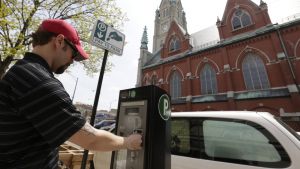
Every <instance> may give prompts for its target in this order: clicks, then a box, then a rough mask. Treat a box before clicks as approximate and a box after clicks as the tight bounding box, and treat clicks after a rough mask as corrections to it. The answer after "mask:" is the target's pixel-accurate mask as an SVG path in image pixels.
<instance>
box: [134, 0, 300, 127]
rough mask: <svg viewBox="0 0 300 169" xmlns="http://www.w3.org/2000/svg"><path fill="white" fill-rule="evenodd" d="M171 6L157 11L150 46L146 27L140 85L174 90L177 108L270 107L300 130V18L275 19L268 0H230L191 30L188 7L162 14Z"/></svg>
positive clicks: (165, 1)
mask: <svg viewBox="0 0 300 169" xmlns="http://www.w3.org/2000/svg"><path fill="white" fill-rule="evenodd" d="M172 5H178V7H175V8H176V9H180V10H182V5H181V2H180V0H162V2H161V5H160V9H158V10H157V11H156V19H155V31H154V37H153V52H152V53H151V52H149V51H148V47H147V44H148V38H147V30H146V28H145V30H144V33H143V37H142V42H141V48H140V59H139V66H138V77H137V86H144V85H150V84H153V85H157V86H159V87H161V88H163V89H165V90H166V91H168V92H169V94H170V95H171V97H172V101H171V102H172V111H210V110H214V111H215V110H250V111H267V112H270V113H272V114H273V115H275V116H278V117H281V118H282V119H283V120H284V121H286V122H287V123H288V124H289V125H290V126H291V127H292V128H294V129H296V130H298V131H300V122H299V121H300V106H299V104H300V94H299V91H300V18H298V19H297V18H295V19H293V20H290V21H288V22H285V23H282V24H273V23H272V22H271V20H270V17H269V13H268V6H267V4H266V3H265V2H263V1H260V4H255V3H254V2H252V1H251V0H227V4H226V6H225V7H224V8H225V10H224V13H223V17H222V18H221V19H219V18H218V19H217V22H216V26H215V27H211V28H209V29H205V30H201V31H199V32H196V33H192V34H189V33H188V31H187V29H186V20H185V13H184V12H183V11H177V12H174V13H171V12H170V13H168V12H166V13H167V14H162V13H164V11H167V10H166V9H168V8H167V7H170V8H171V6H172ZM168 14H170V15H176V16H180V17H176V16H173V17H170V16H168V17H167V18H164V17H166V15H168ZM180 14H182V15H180ZM158 20H163V22H158ZM164 23H170V25H169V26H168V30H167V31H165V30H164V31H165V33H164V34H161V33H157V32H159V31H158V30H159V29H160V30H163V27H164V26H163V24H164Z"/></svg>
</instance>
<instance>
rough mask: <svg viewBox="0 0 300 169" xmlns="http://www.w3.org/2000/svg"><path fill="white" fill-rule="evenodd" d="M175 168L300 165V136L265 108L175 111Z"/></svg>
mask: <svg viewBox="0 0 300 169" xmlns="http://www.w3.org/2000/svg"><path fill="white" fill-rule="evenodd" d="M171 126H172V129H171V136H172V143H171V151H172V158H171V168H172V169H271V168H272V169H273V168H286V169H300V160H299V157H300V136H299V135H298V134H296V132H294V131H293V130H291V129H290V128H289V127H287V126H286V125H285V124H284V123H283V122H281V121H280V120H278V119H276V118H274V117H273V116H272V115H271V114H269V113H263V112H246V111H240V112H236V111H234V112H224V111H220V112H217V111H216V112H182V113H172V124H171Z"/></svg>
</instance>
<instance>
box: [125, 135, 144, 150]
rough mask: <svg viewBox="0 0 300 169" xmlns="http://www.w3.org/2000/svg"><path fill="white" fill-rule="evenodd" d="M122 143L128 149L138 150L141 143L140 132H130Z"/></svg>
mask: <svg viewBox="0 0 300 169" xmlns="http://www.w3.org/2000/svg"><path fill="white" fill-rule="evenodd" d="M124 144H125V146H126V148H127V149H129V150H140V149H141V148H142V147H141V144H142V136H141V135H140V134H131V135H129V136H128V137H124Z"/></svg>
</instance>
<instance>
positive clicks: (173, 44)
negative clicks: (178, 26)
mask: <svg viewBox="0 0 300 169" xmlns="http://www.w3.org/2000/svg"><path fill="white" fill-rule="evenodd" d="M178 49H180V41H179V39H178V38H177V37H173V38H172V39H171V41H170V46H169V51H170V52H172V51H175V50H178Z"/></svg>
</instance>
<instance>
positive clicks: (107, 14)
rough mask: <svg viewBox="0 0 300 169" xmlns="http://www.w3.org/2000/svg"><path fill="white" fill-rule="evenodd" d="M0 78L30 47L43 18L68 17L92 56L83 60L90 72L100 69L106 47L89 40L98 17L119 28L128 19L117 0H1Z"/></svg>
mask: <svg viewBox="0 0 300 169" xmlns="http://www.w3.org/2000/svg"><path fill="white" fill-rule="evenodd" d="M0 18H1V19H0V79H1V78H2V77H3V75H4V73H5V72H6V70H7V69H8V68H9V66H10V65H11V64H12V63H13V62H14V61H15V60H18V59H20V58H21V57H22V56H23V54H24V52H25V51H27V50H29V49H30V48H31V38H30V35H31V33H32V32H34V31H35V30H36V29H37V27H38V25H39V24H40V23H41V21H42V20H44V19H47V18H56V19H64V20H67V21H68V22H69V23H70V24H72V25H73V26H74V27H75V28H76V29H77V31H78V34H79V35H80V38H81V40H82V45H83V46H84V48H85V50H86V51H88V53H89V54H90V59H89V60H87V61H82V62H81V63H82V64H83V65H84V68H85V70H86V72H87V74H90V75H91V74H93V73H94V72H98V71H99V68H100V65H101V62H102V59H101V58H102V57H103V50H102V49H98V48H95V47H92V46H91V45H89V44H88V41H89V36H90V32H91V29H92V27H93V26H94V23H95V22H96V20H97V19H100V18H101V19H103V20H104V21H105V22H106V23H107V24H110V25H113V26H114V27H115V28H120V27H121V26H122V25H123V23H124V21H126V20H127V17H126V14H125V13H123V12H122V10H121V9H120V8H119V7H117V5H116V0H0Z"/></svg>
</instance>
